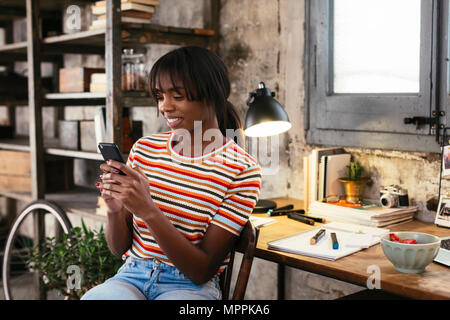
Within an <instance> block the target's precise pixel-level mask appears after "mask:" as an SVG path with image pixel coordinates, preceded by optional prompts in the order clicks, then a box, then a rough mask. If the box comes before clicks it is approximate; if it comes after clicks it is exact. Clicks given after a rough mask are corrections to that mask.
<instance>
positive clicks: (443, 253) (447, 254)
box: [434, 237, 450, 267]
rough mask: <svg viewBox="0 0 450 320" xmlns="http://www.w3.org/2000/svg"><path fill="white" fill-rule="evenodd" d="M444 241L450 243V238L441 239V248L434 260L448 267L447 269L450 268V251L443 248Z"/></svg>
mask: <svg viewBox="0 0 450 320" xmlns="http://www.w3.org/2000/svg"><path fill="white" fill-rule="evenodd" d="M444 241H450V237H445V238H441V247H440V248H439V251H438V254H437V255H436V258H434V261H435V262H439V263H441V264H443V265H446V266H447V267H450V250H448V249H444V247H443V242H444ZM446 247H448V246H446Z"/></svg>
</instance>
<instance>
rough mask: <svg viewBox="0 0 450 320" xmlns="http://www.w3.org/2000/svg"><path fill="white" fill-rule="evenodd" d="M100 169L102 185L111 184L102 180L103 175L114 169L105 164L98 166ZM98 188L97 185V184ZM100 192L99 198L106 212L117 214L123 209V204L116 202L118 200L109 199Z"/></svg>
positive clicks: (108, 196) (109, 197) (109, 181)
mask: <svg viewBox="0 0 450 320" xmlns="http://www.w3.org/2000/svg"><path fill="white" fill-rule="evenodd" d="M100 169H101V170H102V172H103V173H102V175H101V176H100V179H101V180H102V183H112V181H111V180H105V179H103V176H104V175H105V173H109V172H114V171H113V170H115V169H114V168H112V167H110V166H108V165H107V164H105V163H102V164H101V165H100ZM97 187H98V184H97ZM100 192H101V197H102V198H103V200H105V204H106V206H107V208H108V212H109V213H119V212H120V211H121V210H122V209H123V208H124V205H123V202H122V201H120V200H118V199H114V198H113V197H111V196H110V195H107V194H104V192H103V190H102V189H100Z"/></svg>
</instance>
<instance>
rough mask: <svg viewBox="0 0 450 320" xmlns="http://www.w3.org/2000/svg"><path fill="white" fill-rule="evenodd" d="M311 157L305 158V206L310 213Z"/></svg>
mask: <svg viewBox="0 0 450 320" xmlns="http://www.w3.org/2000/svg"><path fill="white" fill-rule="evenodd" d="M309 186H310V183H309V156H304V157H303V206H304V208H305V211H306V212H308V208H309V199H310V197H309V194H310V191H309Z"/></svg>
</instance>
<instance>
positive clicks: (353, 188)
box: [339, 177, 370, 203]
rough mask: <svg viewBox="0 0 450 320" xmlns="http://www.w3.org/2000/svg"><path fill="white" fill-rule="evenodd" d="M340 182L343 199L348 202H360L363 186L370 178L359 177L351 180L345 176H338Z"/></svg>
mask: <svg viewBox="0 0 450 320" xmlns="http://www.w3.org/2000/svg"><path fill="white" fill-rule="evenodd" d="M339 181H340V182H342V183H344V188H345V200H346V201H347V202H350V203H361V202H362V200H363V199H362V197H363V194H364V188H365V187H366V184H367V183H368V182H369V181H370V178H368V177H366V178H361V179H360V180H356V181H352V180H348V179H347V178H340V179H339Z"/></svg>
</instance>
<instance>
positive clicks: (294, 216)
mask: <svg viewBox="0 0 450 320" xmlns="http://www.w3.org/2000/svg"><path fill="white" fill-rule="evenodd" d="M288 218H289V219H294V220H297V221H298V222H302V223H306V224H309V225H311V226H313V225H314V223H315V222H314V220H311V219H308V218H307V217H305V216H303V215H301V214H298V213H295V212H292V213H288Z"/></svg>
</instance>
